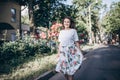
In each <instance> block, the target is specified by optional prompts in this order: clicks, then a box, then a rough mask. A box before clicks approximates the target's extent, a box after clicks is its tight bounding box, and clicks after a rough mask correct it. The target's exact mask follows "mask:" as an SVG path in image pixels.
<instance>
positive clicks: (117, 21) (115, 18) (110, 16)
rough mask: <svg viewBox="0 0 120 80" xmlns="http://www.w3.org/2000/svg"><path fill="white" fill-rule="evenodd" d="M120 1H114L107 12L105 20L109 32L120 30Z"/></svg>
mask: <svg viewBox="0 0 120 80" xmlns="http://www.w3.org/2000/svg"><path fill="white" fill-rule="evenodd" d="M119 13H120V2H116V3H113V4H112V5H111V9H110V11H109V12H107V14H106V16H105V18H104V21H106V23H104V26H105V28H106V29H107V32H109V33H113V32H117V33H118V32H119V30H120V26H119V25H120V17H119V16H120V14H119Z"/></svg>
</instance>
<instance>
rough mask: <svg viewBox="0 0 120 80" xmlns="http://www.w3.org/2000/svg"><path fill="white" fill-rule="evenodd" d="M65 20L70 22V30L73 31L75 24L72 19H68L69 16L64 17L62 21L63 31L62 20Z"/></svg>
mask: <svg viewBox="0 0 120 80" xmlns="http://www.w3.org/2000/svg"><path fill="white" fill-rule="evenodd" d="M65 19H69V20H70V28H72V29H75V22H74V21H73V19H72V18H71V17H69V16H67V17H64V19H63V20H62V25H63V29H64V28H65V26H64V20H65Z"/></svg>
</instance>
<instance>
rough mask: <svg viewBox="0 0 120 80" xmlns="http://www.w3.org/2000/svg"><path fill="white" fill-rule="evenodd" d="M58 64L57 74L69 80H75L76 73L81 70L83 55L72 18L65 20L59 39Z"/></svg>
mask: <svg viewBox="0 0 120 80" xmlns="http://www.w3.org/2000/svg"><path fill="white" fill-rule="evenodd" d="M58 41H59V42H60V43H59V46H58V56H59V59H58V63H57V66H56V71H57V72H62V73H63V74H64V75H65V77H66V79H67V80H73V75H74V73H75V72H76V71H77V70H78V69H79V67H80V65H81V63H82V59H83V55H82V53H81V49H80V45H79V42H78V41H79V39H78V35H77V31H76V30H75V29H74V22H73V21H72V19H71V18H69V17H65V18H64V19H63V30H61V31H60V33H59V37H58Z"/></svg>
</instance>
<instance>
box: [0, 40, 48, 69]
mask: <svg viewBox="0 0 120 80" xmlns="http://www.w3.org/2000/svg"><path fill="white" fill-rule="evenodd" d="M0 50H1V51H0V64H8V65H9V66H10V65H11V66H12V67H13V68H14V67H16V66H18V65H20V64H21V63H23V62H24V60H25V59H26V58H28V57H30V56H34V55H35V54H44V53H50V48H49V47H48V46H47V44H46V41H44V40H43V41H42V40H40V41H37V40H36V41H35V40H32V39H30V38H26V39H25V40H17V41H14V42H5V43H4V44H3V45H2V46H1V47H0ZM1 68H3V67H2V66H1V67H0V69H1ZM8 68H9V67H8ZM3 70H4V69H3Z"/></svg>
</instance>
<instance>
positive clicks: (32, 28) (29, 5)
mask: <svg viewBox="0 0 120 80" xmlns="http://www.w3.org/2000/svg"><path fill="white" fill-rule="evenodd" d="M33 1H34V0H29V4H28V9H29V10H28V11H29V20H30V32H32V33H34V32H35V26H34V16H33Z"/></svg>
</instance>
